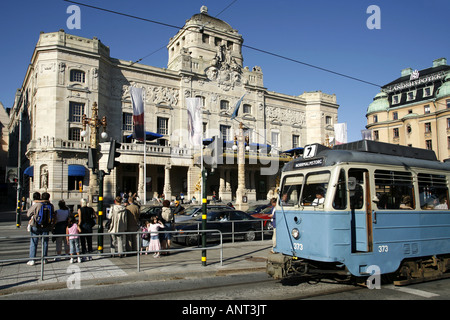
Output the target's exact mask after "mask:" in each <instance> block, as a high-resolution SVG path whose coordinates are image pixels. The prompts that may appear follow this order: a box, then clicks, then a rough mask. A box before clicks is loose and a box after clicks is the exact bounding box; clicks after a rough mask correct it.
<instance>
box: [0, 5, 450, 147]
mask: <svg viewBox="0 0 450 320" xmlns="http://www.w3.org/2000/svg"><path fill="white" fill-rule="evenodd" d="M78 1H79V2H82V3H87V4H91V5H93V6H98V7H103V8H107V9H110V10H114V11H120V12H124V13H127V14H130V15H135V16H139V17H142V18H146V19H150V20H156V21H160V22H164V23H167V24H171V25H176V26H180V27H182V26H183V25H184V23H185V21H186V20H187V19H189V18H190V17H191V16H192V15H194V14H196V13H198V12H199V11H200V7H201V6H202V5H206V6H207V7H208V9H209V14H210V15H212V16H216V15H217V14H219V12H220V11H222V10H223V9H225V8H226V7H227V6H228V5H229V4H231V6H229V7H228V8H227V9H226V10H225V11H223V12H222V13H221V14H220V15H219V16H218V18H220V19H222V20H224V21H226V22H228V23H229V24H230V25H231V26H232V27H233V28H234V29H237V30H238V31H239V33H240V34H241V35H243V38H244V44H245V45H248V46H252V47H256V48H258V49H262V50H266V51H270V52H273V53H276V54H279V55H283V56H286V57H289V58H292V59H295V60H299V61H302V62H305V63H308V64H312V65H316V66H319V67H322V68H326V69H330V70H333V71H335V72H338V73H342V74H346V75H349V76H351V77H355V78H359V79H362V80H365V81H368V82H371V83H375V84H379V85H384V84H386V83H389V82H391V81H392V80H394V79H396V78H398V77H399V76H400V72H401V70H402V69H404V68H408V67H411V68H413V69H418V70H421V69H425V68H428V67H431V66H432V61H433V60H434V59H437V58H441V57H445V58H447V59H448V61H449V63H450V42H449V31H450V19H448V13H449V12H450V1H448V0H428V1H411V0H409V1H408V0H396V1H392V0H390V1H389V0H384V1H381V0H370V1H367V0H345V1H332V0H316V1H298V0H278V1H269V0H259V1H254V0H237V1H234V2H233V0H221V1H218V0H200V1H197V0H165V1H160V0H152V1H143V0H127V1H123V0H90V1H88V0H78ZM70 5H72V4H71V3H69V2H65V1H63V0H43V1H35V0H23V1H2V2H1V4H0V14H1V17H0V30H1V31H0V32H1V39H2V48H1V50H0V55H1V59H0V74H1V77H0V101H1V102H2V103H3V105H4V106H5V107H12V105H13V101H14V94H15V92H16V89H17V88H20V87H21V85H22V81H23V79H24V76H25V72H26V69H27V66H28V64H29V62H30V59H31V56H32V54H33V50H34V47H35V45H36V42H37V40H38V38H39V33H40V31H44V32H55V31H58V30H59V29H64V30H65V31H66V32H67V33H71V34H75V35H79V36H83V37H87V38H93V37H97V38H99V39H100V40H101V41H102V42H103V43H104V44H105V45H107V46H109V47H110V49H111V56H112V57H114V58H120V59H124V60H132V61H136V60H138V59H141V58H143V57H145V56H147V55H149V54H150V53H152V52H154V51H155V50H158V49H160V48H161V47H164V46H166V45H167V43H168V41H169V39H170V38H171V37H172V36H174V35H175V34H176V32H177V30H175V29H173V28H170V27H165V26H161V25H158V24H153V23H149V22H144V21H139V20H136V19H131V18H127V17H123V16H118V15H114V14H111V13H106V12H103V11H99V10H95V9H91V8H87V7H83V6H79V7H80V9H81V29H79V30H77V29H72V30H70V29H68V27H67V24H66V23H67V19H68V18H69V16H70V14H68V13H66V10H67V8H68V6H70ZM370 5H377V6H378V7H379V8H380V17H381V20H380V26H381V29H372V30H371V29H369V28H367V25H366V21H367V19H368V18H369V17H370V16H371V14H368V13H366V11H367V8H368V7H369V6H370ZM243 56H244V66H248V67H250V68H252V67H253V66H261V67H262V71H263V73H264V85H265V87H266V88H267V89H268V90H270V91H276V92H280V93H285V94H289V95H300V94H302V93H303V92H305V91H316V90H321V91H322V92H325V93H329V94H333V93H334V94H336V96H337V102H338V104H339V105H340V108H339V111H338V117H339V122H346V123H347V127H348V140H349V141H355V140H360V139H361V134H360V131H361V130H363V129H364V126H365V124H366V117H365V112H366V110H367V107H368V105H369V104H370V103H371V102H372V100H373V97H374V96H375V95H376V94H377V93H378V92H379V90H380V88H379V87H377V86H373V85H369V84H366V83H362V82H358V81H355V80H351V79H347V78H344V77H341V76H338V75H335V74H330V73H327V72H324V71H320V70H317V69H314V68H310V67H307V66H304V65H301V64H297V63H294V62H290V61H286V60H282V59H280V58H277V57H273V56H270V55H267V54H263V53H260V52H256V51H253V50H251V49H248V48H244V49H243ZM141 63H143V64H146V65H151V66H156V67H165V66H166V65H167V50H166V49H165V48H164V49H162V50H159V51H158V52H156V53H154V54H152V55H150V56H148V57H147V58H145V59H144V60H142V61H141Z"/></svg>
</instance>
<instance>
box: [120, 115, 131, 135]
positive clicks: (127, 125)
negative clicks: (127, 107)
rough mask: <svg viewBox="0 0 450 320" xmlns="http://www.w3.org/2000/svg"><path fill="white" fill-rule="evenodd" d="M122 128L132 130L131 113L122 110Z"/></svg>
mask: <svg viewBox="0 0 450 320" xmlns="http://www.w3.org/2000/svg"><path fill="white" fill-rule="evenodd" d="M122 130H124V131H131V130H133V114H132V113H128V112H124V113H123V115H122Z"/></svg>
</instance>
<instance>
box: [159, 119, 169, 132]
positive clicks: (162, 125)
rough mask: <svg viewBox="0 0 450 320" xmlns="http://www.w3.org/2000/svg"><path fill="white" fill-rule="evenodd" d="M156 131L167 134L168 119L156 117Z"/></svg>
mask: <svg viewBox="0 0 450 320" xmlns="http://www.w3.org/2000/svg"><path fill="white" fill-rule="evenodd" d="M157 121H158V122H157V126H158V128H157V133H159V134H163V135H167V134H169V119H168V118H162V117H158V119H157Z"/></svg>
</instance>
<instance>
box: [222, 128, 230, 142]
mask: <svg viewBox="0 0 450 320" xmlns="http://www.w3.org/2000/svg"><path fill="white" fill-rule="evenodd" d="M230 133H231V127H230V126H225V125H223V124H221V125H220V134H221V135H222V139H223V140H224V141H230V140H231V135H230Z"/></svg>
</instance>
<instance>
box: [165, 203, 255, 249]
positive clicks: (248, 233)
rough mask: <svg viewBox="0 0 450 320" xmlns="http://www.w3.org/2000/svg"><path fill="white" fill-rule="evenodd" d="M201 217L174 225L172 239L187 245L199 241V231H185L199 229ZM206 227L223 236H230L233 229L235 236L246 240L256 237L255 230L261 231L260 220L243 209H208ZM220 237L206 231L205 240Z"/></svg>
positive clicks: (195, 243) (200, 235)
mask: <svg viewBox="0 0 450 320" xmlns="http://www.w3.org/2000/svg"><path fill="white" fill-rule="evenodd" d="M201 228H202V217H201V215H200V216H198V217H197V218H194V219H190V220H186V221H183V222H180V223H177V224H176V225H175V229H176V231H178V233H175V234H174V237H173V238H174V241H175V242H178V243H183V244H186V245H187V246H192V245H197V244H199V243H201V237H202V234H201V232H199V233H197V232H185V231H195V230H201ZM206 229H208V230H212V229H214V230H216V229H217V230H219V231H221V232H222V235H223V238H224V239H226V238H231V237H232V236H233V234H232V231H233V229H234V237H235V238H239V237H241V238H244V240H246V241H253V240H255V239H256V235H257V232H260V231H261V222H260V221H258V219H256V218H253V217H252V216H250V215H248V214H247V213H245V212H244V211H240V210H233V209H231V210H217V211H209V212H208V213H207V219H206ZM218 239H220V235H219V233H214V232H211V233H209V232H208V233H207V240H208V241H210V240H218Z"/></svg>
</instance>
